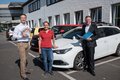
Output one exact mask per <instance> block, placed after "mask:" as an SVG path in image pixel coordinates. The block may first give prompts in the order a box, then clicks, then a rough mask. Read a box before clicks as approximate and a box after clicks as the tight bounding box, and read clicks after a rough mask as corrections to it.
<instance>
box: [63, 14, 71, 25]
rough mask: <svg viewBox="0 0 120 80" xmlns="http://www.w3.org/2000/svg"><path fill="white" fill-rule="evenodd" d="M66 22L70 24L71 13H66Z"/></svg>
mask: <svg viewBox="0 0 120 80" xmlns="http://www.w3.org/2000/svg"><path fill="white" fill-rule="evenodd" d="M64 24H70V13H66V14H64Z"/></svg>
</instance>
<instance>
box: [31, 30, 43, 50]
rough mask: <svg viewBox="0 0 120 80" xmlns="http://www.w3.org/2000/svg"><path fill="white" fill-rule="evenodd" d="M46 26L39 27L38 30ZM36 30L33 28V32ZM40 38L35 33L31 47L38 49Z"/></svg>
mask: <svg viewBox="0 0 120 80" xmlns="http://www.w3.org/2000/svg"><path fill="white" fill-rule="evenodd" d="M36 29H37V28H36ZM43 29H44V28H39V29H37V30H38V32H40V31H41V30H43ZM34 31H36V30H35V29H33V31H32V33H34ZM38 40H39V36H38V35H33V36H32V39H31V41H30V45H31V49H36V50H38V48H39V46H38Z"/></svg>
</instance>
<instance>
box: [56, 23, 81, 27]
mask: <svg viewBox="0 0 120 80" xmlns="http://www.w3.org/2000/svg"><path fill="white" fill-rule="evenodd" d="M56 26H64V27H67V26H69V27H78V26H82V24H61V25H56Z"/></svg>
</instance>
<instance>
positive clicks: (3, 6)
mask: <svg viewBox="0 0 120 80" xmlns="http://www.w3.org/2000/svg"><path fill="white" fill-rule="evenodd" d="M8 5H9V4H0V8H8Z"/></svg>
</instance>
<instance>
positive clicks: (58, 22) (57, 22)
mask: <svg viewBox="0 0 120 80" xmlns="http://www.w3.org/2000/svg"><path fill="white" fill-rule="evenodd" d="M55 22H56V25H59V24H60V15H56V16H55Z"/></svg>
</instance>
